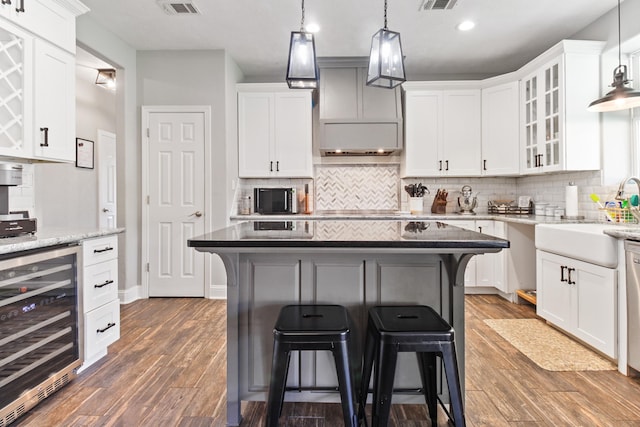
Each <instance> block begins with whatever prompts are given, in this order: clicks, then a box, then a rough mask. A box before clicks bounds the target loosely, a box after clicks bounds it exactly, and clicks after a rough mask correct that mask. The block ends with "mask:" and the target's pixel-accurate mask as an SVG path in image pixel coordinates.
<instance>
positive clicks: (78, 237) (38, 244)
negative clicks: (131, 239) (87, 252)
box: [0, 227, 125, 255]
mask: <svg viewBox="0 0 640 427" xmlns="http://www.w3.org/2000/svg"><path fill="white" fill-rule="evenodd" d="M124 230H125V229H124V228H102V229H100V228H87V229H81V228H44V227H43V228H42V229H39V230H38V231H37V232H36V234H35V235H31V234H29V235H25V236H19V237H7V238H1V239H0V255H4V254H11V253H16V252H21V251H27V250H32V249H41V248H47V247H50V246H56V245H61V244H72V243H78V242H80V241H82V240H87V239H93V238H96V237H102V236H109V235H112V234H118V233H122V232H124Z"/></svg>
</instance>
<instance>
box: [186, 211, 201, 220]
mask: <svg viewBox="0 0 640 427" xmlns="http://www.w3.org/2000/svg"><path fill="white" fill-rule="evenodd" d="M194 215H195V216H197V217H198V218H200V217H201V216H202V212H200V211H195V212H194V213H192V214H191V215H189V216H194Z"/></svg>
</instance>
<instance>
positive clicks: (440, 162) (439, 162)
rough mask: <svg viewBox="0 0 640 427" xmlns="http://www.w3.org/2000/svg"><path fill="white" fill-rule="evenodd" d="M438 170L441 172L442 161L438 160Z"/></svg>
mask: <svg viewBox="0 0 640 427" xmlns="http://www.w3.org/2000/svg"><path fill="white" fill-rule="evenodd" d="M438 164H439V166H438V170H439V171H441V170H442V160H438Z"/></svg>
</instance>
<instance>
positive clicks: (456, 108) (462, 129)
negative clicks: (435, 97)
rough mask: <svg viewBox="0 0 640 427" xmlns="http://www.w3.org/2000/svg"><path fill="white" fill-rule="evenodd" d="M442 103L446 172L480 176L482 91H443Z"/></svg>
mask: <svg viewBox="0 0 640 427" xmlns="http://www.w3.org/2000/svg"><path fill="white" fill-rule="evenodd" d="M442 106H443V113H442V115H443V119H444V120H443V126H442V127H443V139H442V151H443V156H442V160H443V161H444V173H445V174H446V175H452V176H477V175H480V161H479V160H480V158H481V153H480V142H481V132H482V130H481V120H480V108H481V102H480V90H479V89H474V90H452V91H444V95H443V102H442Z"/></svg>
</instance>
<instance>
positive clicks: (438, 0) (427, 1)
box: [418, 0, 458, 10]
mask: <svg viewBox="0 0 640 427" xmlns="http://www.w3.org/2000/svg"><path fill="white" fill-rule="evenodd" d="M456 3H458V0H420V8H419V9H418V10H447V9H453V7H454V6H455V5H456Z"/></svg>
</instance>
